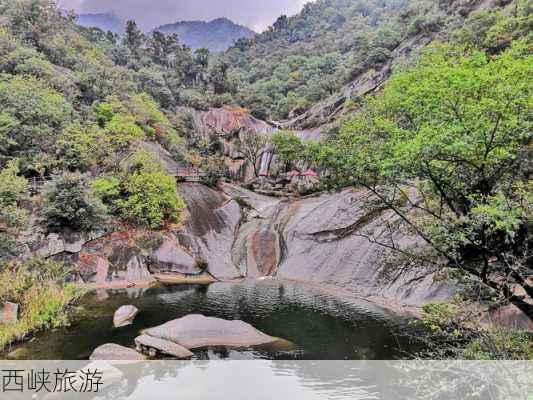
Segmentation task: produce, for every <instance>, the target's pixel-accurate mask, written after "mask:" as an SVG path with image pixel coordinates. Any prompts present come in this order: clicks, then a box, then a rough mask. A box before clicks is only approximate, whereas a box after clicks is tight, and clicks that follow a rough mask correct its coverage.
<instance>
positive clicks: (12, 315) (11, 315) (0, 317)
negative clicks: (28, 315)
mask: <svg viewBox="0 0 533 400" xmlns="http://www.w3.org/2000/svg"><path fill="white" fill-rule="evenodd" d="M18 319H19V305H18V304H15V303H10V302H6V303H4V305H3V306H2V308H1V309H0V324H15V323H16V322H17V321H18Z"/></svg>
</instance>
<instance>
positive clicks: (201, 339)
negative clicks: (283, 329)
mask: <svg viewBox="0 0 533 400" xmlns="http://www.w3.org/2000/svg"><path fill="white" fill-rule="evenodd" d="M143 333H144V334H145V335H148V336H151V337H155V338H159V339H164V340H168V341H171V342H174V343H177V344H179V345H181V346H183V347H186V348H188V349H198V348H204V347H218V346H223V347H233V348H238V347H252V346H260V345H264V344H269V343H274V342H277V341H278V340H280V339H279V338H276V337H273V336H269V335H267V334H265V333H263V332H261V331H258V330H257V329H255V328H254V327H253V326H252V325H250V324H247V323H246V322H243V321H238V320H236V321H228V320H225V319H221V318H213V317H206V316H204V315H199V314H191V315H187V316H185V317H183V318H179V319H175V320H173V321H170V322H167V323H166V324H163V325H160V326H157V327H155V328H150V329H147V330H145V331H144V332H143Z"/></svg>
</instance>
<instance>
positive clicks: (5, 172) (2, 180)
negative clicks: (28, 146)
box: [0, 161, 28, 261]
mask: <svg viewBox="0 0 533 400" xmlns="http://www.w3.org/2000/svg"><path fill="white" fill-rule="evenodd" d="M18 171H19V170H18V165H17V163H16V162H15V161H11V162H9V163H8V164H7V166H6V167H5V168H4V169H2V170H0V261H2V260H4V259H8V258H10V257H12V256H14V255H16V247H15V239H16V235H17V233H18V231H19V230H20V228H21V227H22V226H23V225H24V224H25V223H26V221H27V217H28V213H27V211H26V210H24V209H22V208H20V206H19V204H20V202H21V201H22V200H24V199H26V198H27V195H28V182H27V181H26V179H24V178H22V177H20V176H18Z"/></svg>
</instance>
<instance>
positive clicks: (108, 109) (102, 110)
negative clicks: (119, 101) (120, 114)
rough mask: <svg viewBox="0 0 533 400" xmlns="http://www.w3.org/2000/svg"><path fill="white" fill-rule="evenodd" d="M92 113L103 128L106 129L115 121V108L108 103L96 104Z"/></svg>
mask: <svg viewBox="0 0 533 400" xmlns="http://www.w3.org/2000/svg"><path fill="white" fill-rule="evenodd" d="M92 111H93V114H94V116H95V118H96V121H97V122H98V125H100V127H101V128H103V127H105V126H106V125H107V124H108V123H109V122H110V121H111V119H113V115H114V114H115V113H114V111H113V106H112V105H111V104H109V103H106V102H97V103H94V105H93V108H92Z"/></svg>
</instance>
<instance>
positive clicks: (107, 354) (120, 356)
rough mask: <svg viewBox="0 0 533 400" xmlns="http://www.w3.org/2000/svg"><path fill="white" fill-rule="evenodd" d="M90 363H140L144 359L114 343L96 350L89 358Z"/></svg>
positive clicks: (133, 351)
mask: <svg viewBox="0 0 533 400" xmlns="http://www.w3.org/2000/svg"><path fill="white" fill-rule="evenodd" d="M89 359H90V360H91V361H125V362H128V361H129V362H131V361H142V360H145V359H146V357H145V356H143V355H142V354H140V353H138V352H136V351H135V350H133V349H130V348H128V347H124V346H120V345H118V344H114V343H107V344H104V345H102V346H100V347H98V348H96V349H95V350H94V351H93V353H92V354H91V356H90V357H89Z"/></svg>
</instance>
